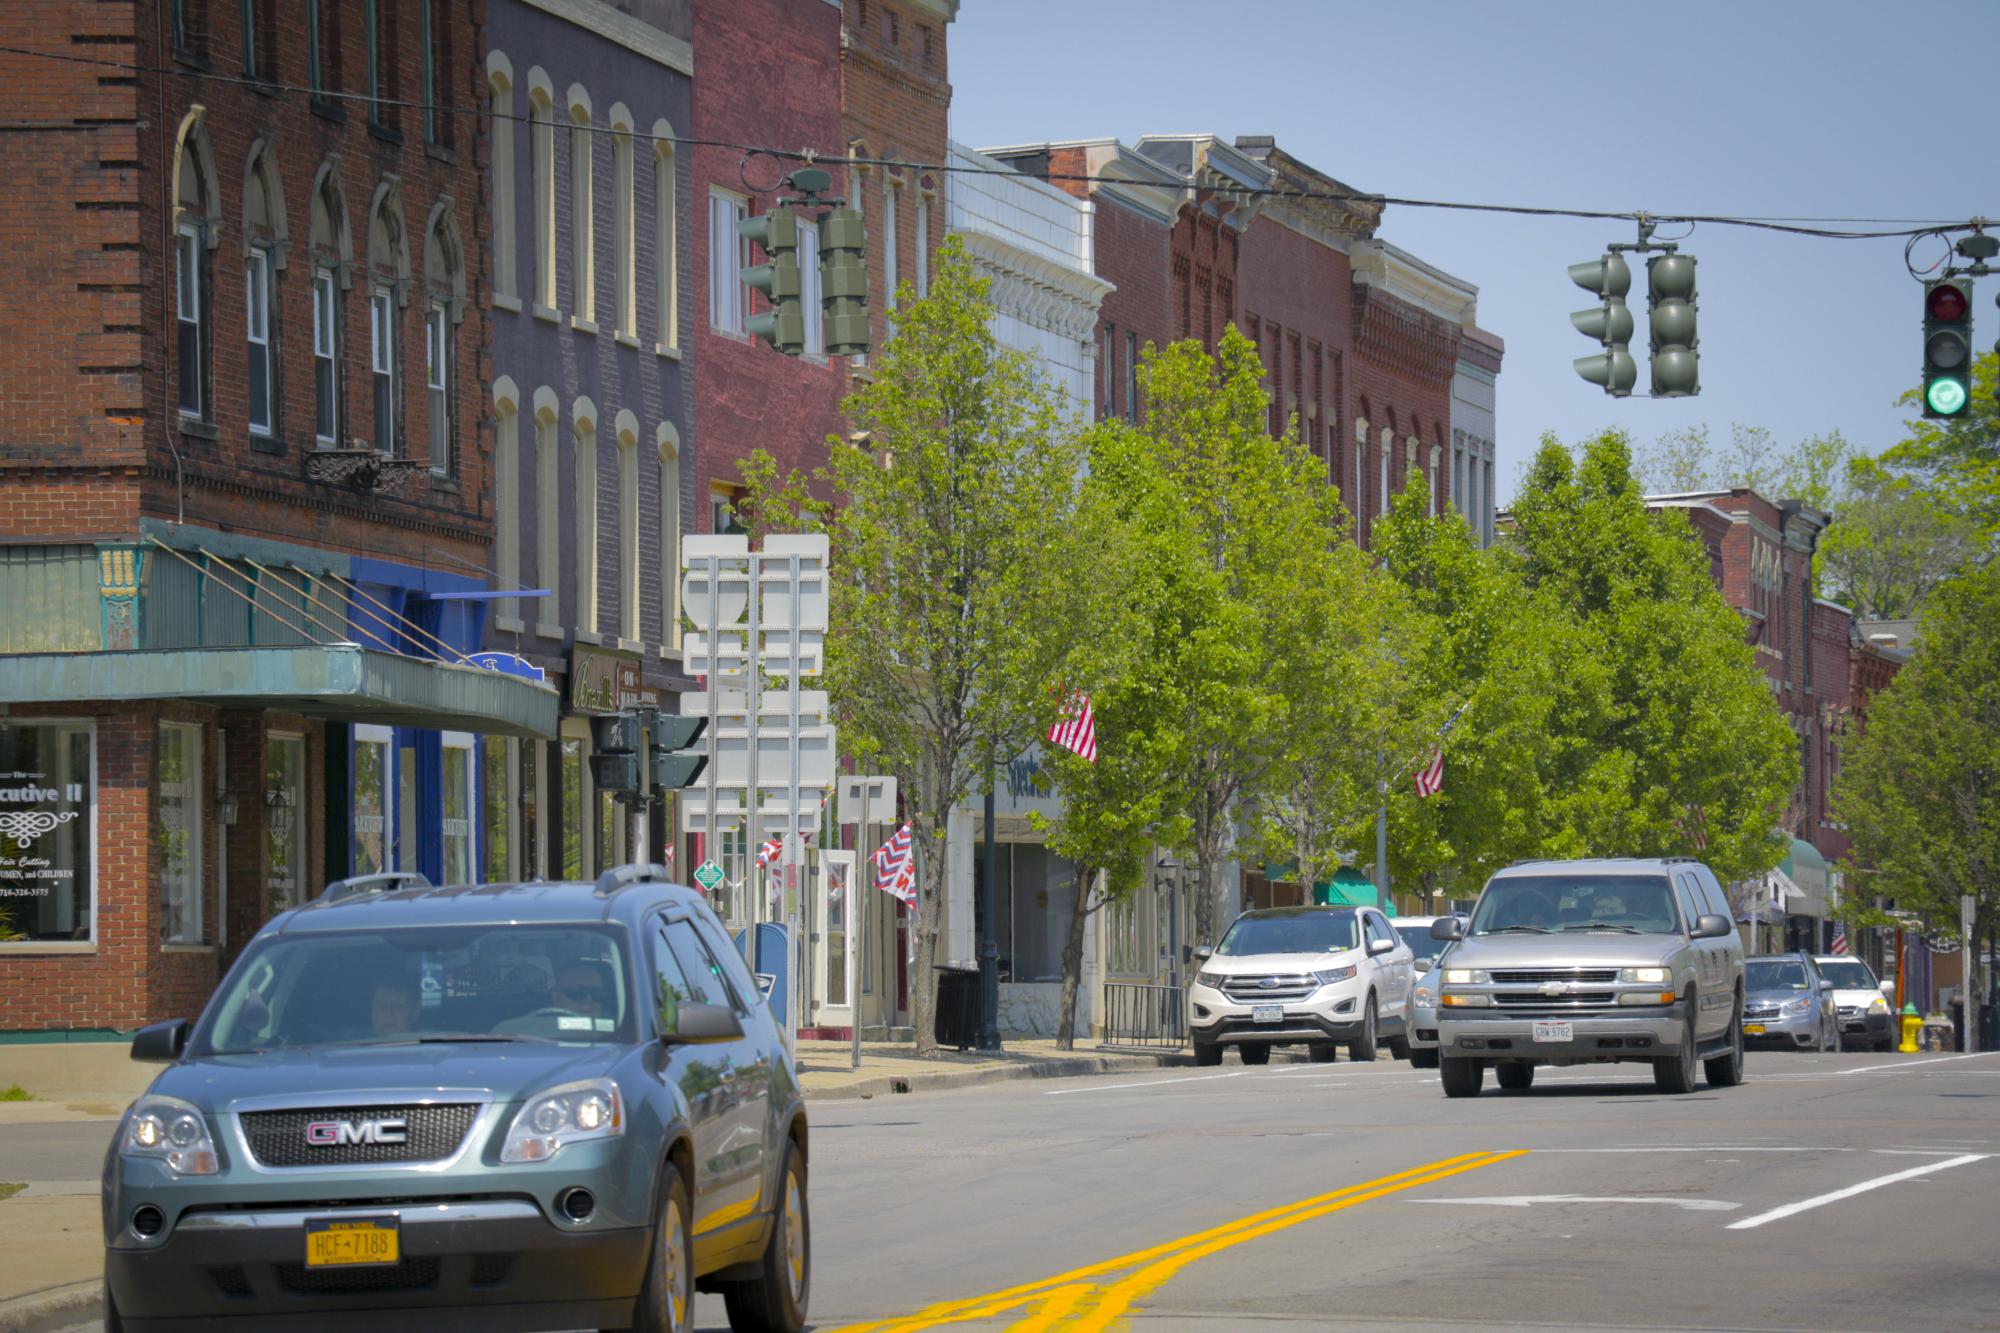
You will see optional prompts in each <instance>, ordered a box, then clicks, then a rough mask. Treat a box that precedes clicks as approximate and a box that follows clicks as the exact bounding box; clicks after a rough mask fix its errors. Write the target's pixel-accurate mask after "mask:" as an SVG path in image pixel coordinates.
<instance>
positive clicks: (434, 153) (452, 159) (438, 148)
mask: <svg viewBox="0 0 2000 1333" xmlns="http://www.w3.org/2000/svg"><path fill="white" fill-rule="evenodd" d="M424 156H425V157H428V158H432V159H434V160H436V161H439V162H443V163H445V164H447V165H448V166H454V167H455V166H457V165H458V154H457V153H455V152H453V151H452V150H451V149H449V148H447V147H445V146H444V145H443V144H441V143H426V144H425V145H424Z"/></svg>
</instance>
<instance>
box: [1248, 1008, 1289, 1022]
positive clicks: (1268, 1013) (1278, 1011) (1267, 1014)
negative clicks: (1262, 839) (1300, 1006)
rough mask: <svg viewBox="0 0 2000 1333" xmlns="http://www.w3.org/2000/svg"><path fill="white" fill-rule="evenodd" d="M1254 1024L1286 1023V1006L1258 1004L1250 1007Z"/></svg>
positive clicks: (1251, 1019)
mask: <svg viewBox="0 0 2000 1333" xmlns="http://www.w3.org/2000/svg"><path fill="white" fill-rule="evenodd" d="M1250 1021H1251V1022H1252V1023H1282V1022H1284V1021H1285V1006H1284V1005H1282V1004H1257V1005H1252V1006H1251V1007H1250Z"/></svg>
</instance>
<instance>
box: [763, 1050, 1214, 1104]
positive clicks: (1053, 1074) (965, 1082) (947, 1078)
mask: <svg viewBox="0 0 2000 1333" xmlns="http://www.w3.org/2000/svg"><path fill="white" fill-rule="evenodd" d="M1192 1063H1193V1058H1192V1057H1191V1056H1188V1055H1186V1054H1184V1053H1179V1052H1169V1053H1163V1054H1160V1055H1099V1056H1087V1057H1083V1058H1080V1059H1070V1060H1031V1061H1023V1062H1021V1063H1019V1064H1004V1065H991V1066H988V1067H986V1068H974V1069H940V1070H937V1071H935V1072H932V1071H929V1070H926V1071H924V1072H922V1073H918V1074H883V1075H881V1076H879V1077H876V1078H869V1079H862V1080H860V1081H858V1082H855V1083H847V1084H843V1085H841V1086H839V1087H835V1088H805V1089H804V1090H803V1094H804V1097H805V1100H807V1101H809V1102H823V1101H850V1100H854V1099H856V1098H862V1097H883V1096H888V1095H891V1094H894V1093H912V1092H942V1091H945V1090H947V1089H950V1088H969V1087H974V1086H977V1085H979V1084H982V1083H1009V1082H1013V1081H1015V1080H1018V1079H1029V1078H1076V1077H1080V1076H1084V1075H1089V1074H1130V1073H1139V1072H1142V1071H1144V1070H1148V1069H1159V1068H1162V1067H1165V1066H1168V1065H1184V1064H1192Z"/></svg>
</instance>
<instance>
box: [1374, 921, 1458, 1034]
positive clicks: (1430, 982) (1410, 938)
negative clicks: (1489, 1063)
mask: <svg viewBox="0 0 2000 1333" xmlns="http://www.w3.org/2000/svg"><path fill="white" fill-rule="evenodd" d="M1440 919H1441V918H1439V917H1434V916H1396V917H1390V918H1389V924H1390V925H1391V926H1393V927H1394V928H1395V930H1396V933H1397V934H1398V935H1400V936H1401V937H1402V939H1403V943H1405V944H1407V945H1409V946H1410V951H1411V952H1412V953H1413V954H1415V955H1416V964H1415V966H1416V974H1417V976H1416V986H1415V989H1413V990H1412V991H1411V992H1410V1043H1409V1044H1410V1065H1411V1067H1412V1068H1415V1069H1436V1068H1437V1067H1438V1034H1437V993H1438V982H1439V980H1440V979H1441V977H1440V974H1439V973H1438V972H1437V971H1436V970H1435V969H1436V967H1437V964H1438V960H1439V957H1440V955H1442V954H1443V953H1444V952H1445V951H1446V950H1447V949H1449V948H1450V947H1451V945H1450V943H1449V942H1448V941H1445V940H1441V939H1437V938H1436V937H1434V936H1433V935H1432V934H1431V923H1432V922H1434V921H1437V920H1440Z"/></svg>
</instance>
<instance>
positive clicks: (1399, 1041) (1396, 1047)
mask: <svg viewBox="0 0 2000 1333" xmlns="http://www.w3.org/2000/svg"><path fill="white" fill-rule="evenodd" d="M1382 1044H1383V1045H1384V1046H1387V1047H1388V1048H1389V1058H1390V1059H1391V1060H1407V1059H1409V1058H1410V1039H1409V1038H1408V1037H1389V1038H1385V1039H1384V1040H1383V1042H1382Z"/></svg>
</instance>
